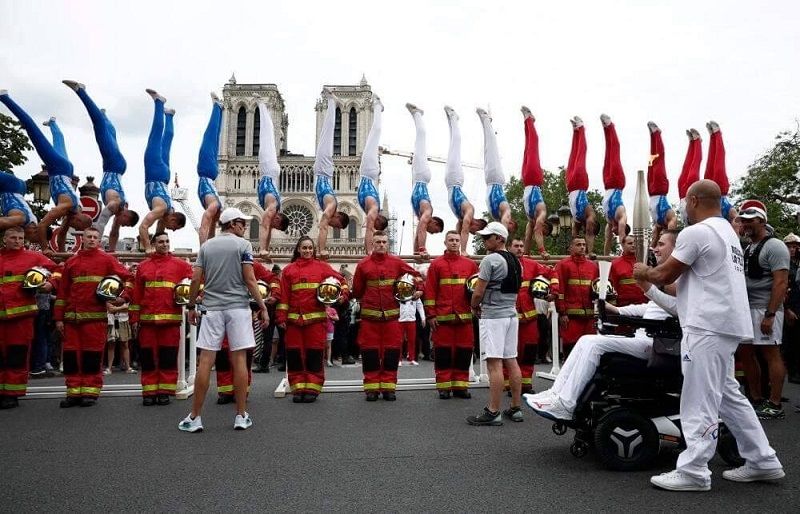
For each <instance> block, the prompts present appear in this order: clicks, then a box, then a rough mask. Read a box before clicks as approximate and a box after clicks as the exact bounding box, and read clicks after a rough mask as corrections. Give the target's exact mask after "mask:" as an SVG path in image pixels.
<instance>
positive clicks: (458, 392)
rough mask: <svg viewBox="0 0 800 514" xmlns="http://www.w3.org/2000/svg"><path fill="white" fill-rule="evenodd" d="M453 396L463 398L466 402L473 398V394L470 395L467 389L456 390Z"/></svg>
mask: <svg viewBox="0 0 800 514" xmlns="http://www.w3.org/2000/svg"><path fill="white" fill-rule="evenodd" d="M453 396H455V397H456V398H463V399H465V400H469V399H470V398H472V393H470V392H469V391H467V390H466V389H456V390H455V391H453Z"/></svg>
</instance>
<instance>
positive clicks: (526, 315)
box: [517, 309, 539, 319]
mask: <svg viewBox="0 0 800 514" xmlns="http://www.w3.org/2000/svg"><path fill="white" fill-rule="evenodd" d="M537 314H539V313H538V312H536V309H533V310H530V311H524V312H520V313H517V317H518V318H519V319H527V318H535V317H536V316H537Z"/></svg>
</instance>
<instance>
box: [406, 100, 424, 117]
mask: <svg viewBox="0 0 800 514" xmlns="http://www.w3.org/2000/svg"><path fill="white" fill-rule="evenodd" d="M406 109H408V112H410V113H411V115H412V116H413V115H415V114H417V113H419V114H420V115H423V114H425V111H423V110H422V109H420V108H419V107H417V106H416V105H414V104H412V103H407V104H406Z"/></svg>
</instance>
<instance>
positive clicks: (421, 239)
mask: <svg viewBox="0 0 800 514" xmlns="http://www.w3.org/2000/svg"><path fill="white" fill-rule="evenodd" d="M432 215H433V207H431V204H429V203H428V202H423V203H422V204H421V207H420V217H419V220H418V223H417V233H416V235H415V236H414V253H420V254H421V253H423V251H424V253H426V254H427V253H428V250H427V247H426V246H425V245H426V243H427V241H428V223H430V221H431V216H432ZM423 249H424V250H423Z"/></svg>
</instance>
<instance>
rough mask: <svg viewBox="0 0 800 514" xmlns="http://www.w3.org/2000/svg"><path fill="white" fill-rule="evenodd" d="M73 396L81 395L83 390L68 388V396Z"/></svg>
mask: <svg viewBox="0 0 800 514" xmlns="http://www.w3.org/2000/svg"><path fill="white" fill-rule="evenodd" d="M71 394H81V388H80V387H68V388H67V396H69V395H71Z"/></svg>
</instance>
